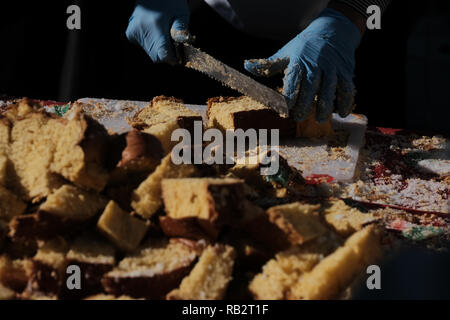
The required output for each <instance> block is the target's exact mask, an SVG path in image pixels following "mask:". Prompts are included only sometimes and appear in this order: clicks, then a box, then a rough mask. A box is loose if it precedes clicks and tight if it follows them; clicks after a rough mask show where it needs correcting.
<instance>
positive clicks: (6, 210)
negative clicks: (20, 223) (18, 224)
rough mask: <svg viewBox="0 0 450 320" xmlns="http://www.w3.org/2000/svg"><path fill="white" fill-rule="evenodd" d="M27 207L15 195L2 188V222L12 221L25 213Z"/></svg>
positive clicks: (0, 188) (0, 194) (0, 208)
mask: <svg viewBox="0 0 450 320" xmlns="http://www.w3.org/2000/svg"><path fill="white" fill-rule="evenodd" d="M26 207H27V205H26V204H25V203H24V202H23V201H22V200H20V199H19V198H18V197H17V196H16V195H15V194H14V193H12V192H10V191H9V190H7V189H6V188H4V187H2V186H0V220H4V221H10V220H11V219H12V218H14V217H15V216H19V215H21V214H22V213H24V212H25V209H26Z"/></svg>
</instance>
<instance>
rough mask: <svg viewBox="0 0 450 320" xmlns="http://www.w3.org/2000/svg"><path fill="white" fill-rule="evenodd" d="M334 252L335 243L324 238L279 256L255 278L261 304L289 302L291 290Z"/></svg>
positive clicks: (252, 288) (254, 292)
mask: <svg viewBox="0 0 450 320" xmlns="http://www.w3.org/2000/svg"><path fill="white" fill-rule="evenodd" d="M332 250H333V244H332V242H331V241H330V240H329V239H326V238H322V239H319V241H313V242H310V243H307V244H304V245H302V246H295V247H292V248H290V249H288V250H286V251H282V252H279V253H277V254H276V255H275V258H274V259H272V260H269V261H268V262H267V263H266V264H265V265H264V267H263V269H262V272H261V273H259V274H258V275H256V276H255V277H254V278H253V280H252V281H251V283H250V286H249V289H250V292H251V293H252V295H253V297H254V298H255V299H257V300H282V299H286V298H287V295H288V292H289V290H290V288H291V287H292V286H293V285H294V284H295V283H296V282H298V281H299V279H300V278H301V277H302V276H303V275H304V274H305V273H306V272H308V271H310V270H311V269H312V268H313V267H314V266H315V265H316V264H318V263H319V262H320V261H321V260H322V259H323V257H324V256H325V255H327V254H328V253H330V252H331V251H332Z"/></svg>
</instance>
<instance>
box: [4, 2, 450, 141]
mask: <svg viewBox="0 0 450 320" xmlns="http://www.w3.org/2000/svg"><path fill="white" fill-rule="evenodd" d="M70 4H78V5H79V6H80V7H81V11H82V29H81V30H80V31H69V30H68V29H67V28H66V19H67V17H68V14H66V8H67V7H68V6H69V5H70ZM133 6H134V1H131V0H130V1H114V2H113V1H104V0H90V1H86V0H84V1H82V0H81V1H75V0H72V1H66V0H59V1H48V0H45V1H6V0H3V1H1V5H0V39H1V40H0V94H5V95H9V96H17V97H21V96H28V97H32V98H39V99H52V100H61V101H73V100H76V99H78V98H81V97H105V98H117V99H132V100H150V99H151V98H152V97H153V96H156V95H161V94H164V95H170V96H176V97H179V98H181V99H183V100H185V102H187V103H196V104H204V103H205V101H206V100H207V99H208V98H210V97H214V96H218V95H225V96H226V95H236V93H235V92H234V91H231V90H229V89H227V88H224V87H222V86H221V85H220V84H218V83H216V82H215V81H213V80H210V79H208V78H207V77H206V76H204V75H202V74H198V73H197V72H195V71H192V70H187V69H185V68H182V67H170V66H167V65H155V64H153V63H151V61H150V59H149V58H148V57H147V56H146V54H145V52H144V51H143V50H142V49H140V48H138V47H137V46H134V45H132V44H130V43H129V42H128V41H127V39H126V37H125V30H126V27H127V24H128V18H129V16H130V14H131V12H132V10H133ZM449 12H450V4H449V3H448V1H420V2H416V1H407V2H405V1H396V0H394V1H393V2H392V4H391V6H390V8H389V9H388V10H387V12H386V13H385V15H384V17H383V22H382V29H381V30H374V31H369V32H367V33H366V35H365V37H364V38H363V41H362V44H361V46H360V48H359V49H358V51H357V69H356V77H355V82H356V86H357V90H358V94H357V97H356V102H357V109H356V112H359V113H363V114H366V115H367V116H368V118H369V121H370V125H376V126H384V127H394V128H413V129H428V130H433V129H434V130H436V131H438V132H441V133H444V132H447V133H448V126H447V125H446V123H447V122H448V121H444V120H443V119H447V120H448V119H449V118H450V114H449V110H450V108H448V103H447V102H446V100H447V98H446V94H442V95H440V96H439V97H436V95H433V94H432V89H433V88H432V87H433V86H435V85H434V83H428V82H429V81H428V79H429V78H432V79H436V80H435V82H436V83H439V84H442V83H447V84H450V81H449V79H450V75H449V74H448V73H445V72H444V71H443V70H444V69H442V70H439V68H437V69H436V68H434V69H433V70H429V68H428V67H427V63H428V62H427V61H428V60H426V59H425V60H424V62H423V63H420V64H419V68H417V64H414V63H413V64H411V63H410V62H411V58H410V57H411V56H414V55H415V52H414V51H418V52H421V51H423V50H431V49H430V48H431V46H432V44H431V43H430V41H429V39H428V38H427V36H426V35H425V37H423V38H421V39H420V40H419V46H416V48H412V49H411V48H410V49H409V50H408V40H409V39H410V36H411V34H412V32H413V30H414V28H415V27H416V26H417V24H418V23H419V21H420V19H423V18H425V17H431V19H434V17H440V16H442V15H444V17H447V20H448V23H450V13H449ZM436 19H438V18H436ZM191 30H192V33H193V34H195V35H196V36H197V42H196V45H197V46H198V47H200V48H202V49H203V50H205V51H206V52H208V53H211V54H212V55H214V56H215V57H217V58H218V59H220V60H223V61H224V62H225V63H228V64H230V65H231V66H233V67H235V68H237V69H239V70H242V71H244V70H243V67H242V65H243V60H244V59H248V58H260V57H268V56H270V55H272V54H273V53H274V52H276V51H277V50H278V49H279V48H281V47H282V45H283V44H284V43H282V42H277V41H268V40H266V39H259V38H254V37H250V36H247V35H245V34H243V33H241V32H239V31H237V30H235V29H234V28H233V27H231V26H229V25H228V24H227V23H226V22H225V21H224V20H223V19H222V18H221V17H220V16H218V15H217V14H216V13H215V12H214V11H213V10H212V9H210V8H209V7H208V6H207V5H201V6H200V7H199V8H197V9H196V10H194V11H193V12H192V16H191ZM420 41H422V42H423V43H422V42H420ZM428 47H430V48H428ZM436 50H438V51H439V52H438V53H439V54H440V55H441V56H442V57H444V58H446V59H447V61H448V60H450V35H449V39H448V43H443V44H439V47H438V48H437V49H436ZM408 66H409V68H410V69H412V70H413V71H415V70H417V69H421V70H420V72H408V70H407V68H408ZM422 69H423V70H422ZM447 70H448V69H447ZM430 73H432V74H431V75H430ZM407 77H409V78H410V80H411V81H412V82H413V83H415V85H408V82H407ZM261 81H264V80H261ZM268 84H270V85H272V86H280V85H281V79H278V80H277V81H276V82H275V80H271V81H269V82H268ZM430 87H431V88H430ZM411 92H412V94H413V95H412V96H413V99H412V101H413V102H412V103H414V102H416V103H420V108H422V109H423V112H424V113H425V114H427V112H428V111H427V108H429V107H430V106H431V105H432V104H435V105H436V104H437V106H435V107H434V108H433V111H431V110H430V111H429V114H430V116H429V117H428V116H423V115H421V114H417V115H413V116H414V117H415V118H416V119H418V120H416V121H412V122H411V121H408V120H407V117H408V114H409V116H411V114H412V113H414V112H417V111H415V110H414V109H412V108H410V106H409V104H411V99H410V100H409V102H408V99H407V97H408V94H409V95H411ZM442 97H443V98H442ZM442 100H445V101H442ZM422 105H423V107H422ZM436 110H437V111H436ZM443 121H444V124H443ZM433 122H436V123H438V122H439V125H435V124H434V123H433Z"/></svg>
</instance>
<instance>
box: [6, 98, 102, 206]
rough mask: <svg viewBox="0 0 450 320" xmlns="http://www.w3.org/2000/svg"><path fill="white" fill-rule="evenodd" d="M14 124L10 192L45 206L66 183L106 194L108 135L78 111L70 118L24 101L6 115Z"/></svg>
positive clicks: (10, 150) (72, 113)
mask: <svg viewBox="0 0 450 320" xmlns="http://www.w3.org/2000/svg"><path fill="white" fill-rule="evenodd" d="M0 118H1V119H3V120H2V121H5V120H4V119H7V121H9V122H10V125H9V126H10V128H11V129H10V139H9V144H8V148H7V156H8V158H9V161H10V162H11V166H10V168H11V169H10V170H11V172H8V181H7V187H8V188H9V189H10V190H11V191H13V192H14V193H16V194H17V195H19V196H20V197H22V198H23V199H25V200H31V201H34V202H38V201H40V200H41V199H42V198H45V197H46V196H47V195H49V194H50V193H52V192H53V191H54V190H56V189H58V188H59V187H60V186H61V185H62V184H63V183H64V182H63V179H62V178H65V179H67V180H69V181H71V182H73V183H74V184H76V185H78V186H81V187H84V188H88V189H94V190H97V191H100V190H102V189H103V187H104V186H105V184H106V181H107V178H108V176H107V173H106V170H105V169H104V168H103V166H102V164H103V156H104V154H105V152H104V150H102V146H103V145H106V143H105V142H106V139H107V132H106V130H105V129H104V128H103V127H102V126H101V125H100V124H98V123H97V122H95V121H94V120H92V119H90V118H88V117H85V116H84V115H83V113H82V111H81V110H80V109H77V108H74V109H73V110H71V111H69V112H68V113H67V114H66V115H65V116H64V118H58V117H57V116H56V115H51V114H48V113H46V112H45V111H43V110H42V109H37V108H36V107H35V106H33V105H32V104H30V102H29V101H27V100H23V101H21V102H20V103H19V104H18V105H16V106H14V107H11V108H10V109H8V110H7V111H6V112H5V113H4V115H3V116H1V117H0Z"/></svg>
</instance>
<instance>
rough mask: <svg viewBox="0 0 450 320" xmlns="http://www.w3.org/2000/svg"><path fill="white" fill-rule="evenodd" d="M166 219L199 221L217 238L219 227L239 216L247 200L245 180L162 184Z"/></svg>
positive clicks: (166, 182)
mask: <svg viewBox="0 0 450 320" xmlns="http://www.w3.org/2000/svg"><path fill="white" fill-rule="evenodd" d="M162 195H163V201H164V206H165V210H166V213H167V216H168V217H170V218H173V219H180V218H196V219H198V222H199V224H200V226H202V228H203V229H204V230H205V231H206V232H207V233H208V234H210V235H212V236H213V237H216V235H217V233H218V232H219V230H220V228H221V227H222V226H224V225H231V224H232V221H233V219H234V218H237V217H240V215H241V210H240V204H241V202H242V201H243V200H244V196H243V181H242V180H238V179H212V178H186V179H165V180H163V181H162Z"/></svg>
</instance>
